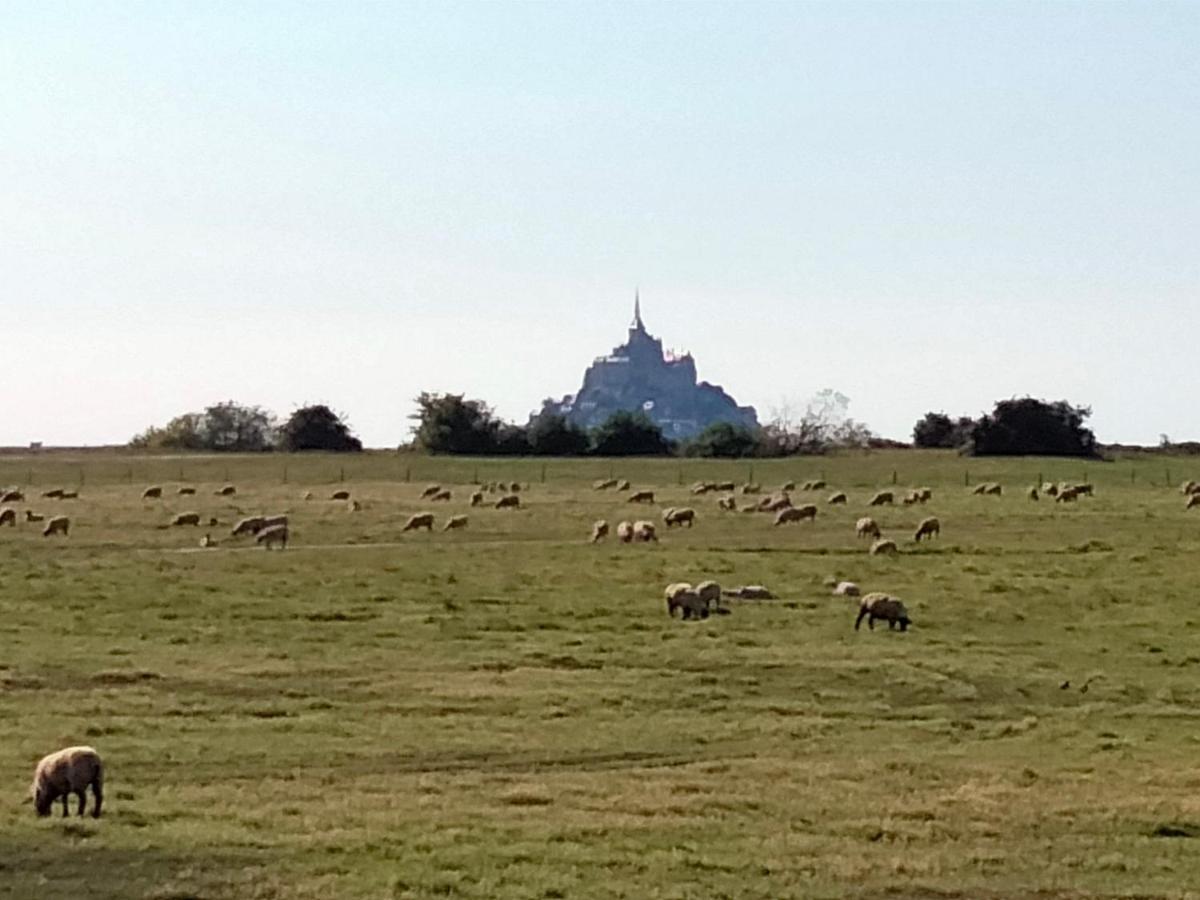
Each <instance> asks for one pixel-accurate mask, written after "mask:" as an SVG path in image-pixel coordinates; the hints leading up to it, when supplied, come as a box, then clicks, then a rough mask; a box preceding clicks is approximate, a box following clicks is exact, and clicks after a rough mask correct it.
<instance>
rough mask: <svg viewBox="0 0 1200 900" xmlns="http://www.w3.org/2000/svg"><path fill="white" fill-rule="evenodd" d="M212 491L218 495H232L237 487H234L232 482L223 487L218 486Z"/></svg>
mask: <svg viewBox="0 0 1200 900" xmlns="http://www.w3.org/2000/svg"><path fill="white" fill-rule="evenodd" d="M213 493H214V494H216V495H217V496H218V497H232V496H233V495H234V494H236V493H237V488H236V487H234V486H233V485H232V484H227V485H225V486H224V487H222V488H219V489H217V490H216V491H213Z"/></svg>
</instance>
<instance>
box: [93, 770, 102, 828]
mask: <svg viewBox="0 0 1200 900" xmlns="http://www.w3.org/2000/svg"><path fill="white" fill-rule="evenodd" d="M92 796H93V798H94V799H95V801H96V802H95V803H94V804H93V805H92V818H93V819H98V818H100V806H101V805H102V804H103V803H104V787H103V785H101V783H100V780H99V779H97V780H96V781H93V782H92Z"/></svg>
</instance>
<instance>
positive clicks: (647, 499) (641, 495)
mask: <svg viewBox="0 0 1200 900" xmlns="http://www.w3.org/2000/svg"><path fill="white" fill-rule="evenodd" d="M625 502H626V503H653V502H654V491H634V492H633V493H632V494H630V495H629V499H628V500H626V501H625Z"/></svg>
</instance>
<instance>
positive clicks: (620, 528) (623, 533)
mask: <svg viewBox="0 0 1200 900" xmlns="http://www.w3.org/2000/svg"><path fill="white" fill-rule="evenodd" d="M617 540H619V541H620V542H621V543H622V544H628V543H630V542H632V541H633V523H632V522H618V523H617Z"/></svg>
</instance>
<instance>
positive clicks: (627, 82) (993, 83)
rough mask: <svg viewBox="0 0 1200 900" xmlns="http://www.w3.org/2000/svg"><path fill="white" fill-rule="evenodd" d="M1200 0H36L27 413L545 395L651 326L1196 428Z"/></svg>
mask: <svg viewBox="0 0 1200 900" xmlns="http://www.w3.org/2000/svg"><path fill="white" fill-rule="evenodd" d="M1197 47H1200V4H1195V3H1190V4H1182V3H1181V4H1115V3H1105V4H1101V3H1080V4H1049V3H988V4H976V3H971V4H954V3H915V4H909V3H886V4H850V3H828V4H819V3H766V4H761V3H748V2H740V3H732V4H717V3H703V4H689V3H559V4H543V3H517V4H510V3H486V4H485V3H468V4H446V3H429V4H401V3H370V4H368V3H334V2H327V3H310V4H304V3H299V2H280V3H228V4H225V3H216V2H187V3H171V2H153V3H144V4H142V3H130V2H121V3H104V2H87V3H82V2H81V3H73V4H56V3H46V2H36V3H12V2H0V85H3V88H2V89H0V335H2V336H3V339H4V362H3V372H4V374H3V378H2V380H0V409H2V410H3V414H2V415H0V444H24V443H26V442H28V441H29V440H39V439H40V440H45V441H47V442H53V443H103V442H113V441H124V440H126V439H127V438H128V437H129V436H130V435H131V434H133V433H134V432H136V431H139V430H141V429H142V428H144V427H145V426H146V425H149V424H152V423H162V422H163V421H165V420H166V419H168V418H170V417H171V416H172V415H174V414H176V413H179V412H183V411H187V410H190V409H197V408H200V407H203V406H204V405H207V404H208V403H212V402H216V401H219V400H223V399H228V398H232V399H236V400H239V401H242V402H246V403H255V404H261V405H264V406H267V407H270V408H272V409H274V410H276V411H278V412H280V413H283V414H286V413H288V412H289V411H290V410H291V409H292V408H294V407H295V406H296V405H297V404H299V403H302V402H304V401H323V402H328V403H330V404H331V405H333V406H334V407H336V408H338V409H341V410H343V411H345V412H346V413H347V414H348V416H349V419H350V421H351V423H352V424H353V425H354V426H355V427H356V429H357V430H358V431H359V433H360V434H361V435H362V437H363V438H364V440H365V441H366V442H367V443H368V444H369V445H375V446H385V445H392V444H395V443H397V442H398V441H400V440H402V439H405V438H406V436H407V431H408V422H407V420H406V418H405V417H406V415H407V414H408V412H410V409H411V403H410V401H411V398H412V397H413V396H414V395H415V394H417V393H418V392H419V391H421V390H438V391H455V392H459V391H464V392H466V393H467V394H469V395H472V396H477V397H482V398H484V399H487V400H489V401H490V402H492V403H493V404H494V405H496V406H497V408H498V410H499V411H500V413H502V414H503V415H505V416H506V417H509V418H514V419H519V420H521V421H523V420H524V419H525V417H526V416H527V414H528V413H529V412H530V411H531V410H533V409H535V408H537V407H538V406H539V404H540V401H541V400H542V398H543V397H545V396H547V395H555V396H557V395H561V394H564V393H568V392H572V391H574V390H576V389H577V387H578V385H579V381H580V378H581V376H582V373H583V369H584V368H585V366H586V365H587V364H588V362H590V360H591V358H592V357H593V356H596V355H598V354H601V353H604V352H607V351H608V350H609V349H610V348H611V347H612V346H613V345H614V344H617V343H619V342H620V341H621V340H622V339H623V337H624V330H625V327H626V325H627V322H628V319H629V316H630V307H631V301H632V295H633V291H634V288H635V286H638V285H640V287H641V292H642V301H643V310H644V313H645V318H646V322H647V325H648V327H649V328H650V330H651V331H652V332H654V333H655V334H658V335H659V336H661V337H662V338H663V339H664V341H665V343H666V344H667V345H668V346H675V347H677V348H679V349H689V350H691V351H692V352H693V353H694V354H695V356H696V359H697V362H698V366H699V370H700V375H701V377H702V378H706V379H708V380H711V381H715V382H718V383H720V384H722V385H724V386H725V387H726V388H727V389H728V390H729V391H730V392H731V393H732V394H733V395H734V396H735V397H736V398H737V399H738V400H739V401H740V402H742V403H753V404H755V405H757V406H758V407H759V410H760V413H766V412H768V411H769V409H770V407H772V406H776V405H778V404H779V402H780V401H781V400H782V399H784V398H793V399H798V400H803V399H804V398H806V397H808V396H810V395H811V394H813V393H815V392H816V391H817V390H819V389H821V388H824V387H833V388H836V389H838V390H840V391H842V392H843V393H845V394H847V395H849V396H850V398H851V400H852V403H851V408H850V412H851V415H853V416H854V417H855V418H857V419H860V420H862V421H865V422H866V423H867V424H868V425H870V426H871V427H873V428H874V429H875V430H876V431H878V432H880V433H882V434H884V435H887V436H891V437H898V438H907V437H908V436H909V434H910V431H911V427H912V424H913V422H914V421H915V420H916V419H917V418H918V417H919V416H920V415H921V414H922V413H924V412H925V411H926V410H929V409H945V410H946V411H948V412H950V413H952V414H962V413H966V414H978V413H979V412H981V411H984V410H986V409H990V408H991V405H992V403H993V402H994V401H995V400H997V399H1001V398H1004V397H1008V396H1012V395H1014V394H1026V393H1031V394H1034V395H1035V396H1045V397H1047V398H1049V399H1060V398H1066V399H1069V400H1071V401H1073V402H1076V403H1084V404H1090V405H1092V406H1093V407H1094V408H1095V416H1094V418H1093V423H1092V424H1093V426H1094V427H1095V430H1096V432H1097V435H1098V436H1099V437H1100V438H1101V440H1110V441H1112V440H1123V441H1142V442H1154V441H1156V440H1157V437H1158V434H1159V433H1160V432H1167V433H1169V434H1171V435H1172V437H1175V438H1177V439H1182V438H1200V432H1198V431H1197V427H1196V424H1195V414H1194V410H1195V404H1194V400H1193V397H1194V395H1195V391H1196V387H1197V383H1196V378H1195V373H1196V372H1197V364H1196V359H1197V353H1196V349H1195V348H1196V335H1197V334H1200V312H1198V311H1197V308H1196V299H1197V293H1198V292H1197V287H1198V284H1200V253H1198V246H1200V241H1198V238H1200V227H1198V226H1200V207H1198V197H1200V193H1198V189H1200V118H1198V116H1200V54H1198V53H1197V50H1196V48H1197Z"/></svg>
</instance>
